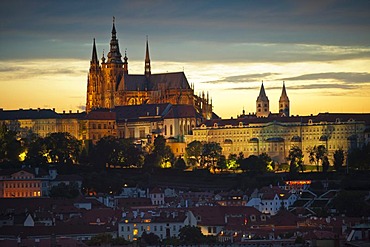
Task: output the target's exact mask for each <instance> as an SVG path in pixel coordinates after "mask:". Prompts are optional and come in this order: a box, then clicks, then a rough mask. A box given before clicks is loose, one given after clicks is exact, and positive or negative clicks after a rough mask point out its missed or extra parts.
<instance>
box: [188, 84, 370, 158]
mask: <svg viewBox="0 0 370 247" xmlns="http://www.w3.org/2000/svg"><path fill="white" fill-rule="evenodd" d="M267 103H268V98H267V96H266V94H265V90H264V87H263V85H262V86H261V90H260V95H259V96H258V99H257V105H256V114H249V115H246V114H244V113H243V114H242V115H241V116H239V117H237V118H231V119H211V120H207V121H204V122H203V123H202V124H200V125H198V126H197V127H196V128H194V129H193V134H192V135H188V136H186V142H187V143H190V142H191V141H194V140H197V141H201V142H217V143H220V145H221V147H222V152H223V154H224V155H225V156H226V157H228V155H229V154H239V153H240V152H242V153H243V154H244V157H248V156H249V155H259V154H261V153H267V154H268V155H269V156H270V157H271V158H272V159H273V160H274V161H277V162H286V157H287V156H288V153H289V150H290V148H291V147H293V146H298V147H299V148H300V149H301V150H302V151H303V154H304V163H305V164H308V163H309V161H308V154H307V152H306V150H307V149H308V148H312V147H313V146H315V145H316V146H318V145H324V146H325V147H326V149H327V150H328V154H329V157H332V155H333V153H334V152H335V151H336V150H338V149H340V148H341V149H343V150H344V151H345V152H347V151H349V150H351V149H354V148H360V147H362V146H363V145H364V144H366V143H369V141H370V114H369V113H363V114H354V113H353V114H352V113H320V114H318V115H309V116H298V115H297V116H290V115H289V99H288V96H287V94H286V89H285V85H283V90H282V94H281V97H280V100H279V109H280V110H279V111H280V112H279V113H271V112H269V108H268V106H269V105H268V104H267ZM264 104H266V106H267V108H266V109H260V108H259V107H261V106H264ZM259 110H260V111H259ZM258 112H260V114H258ZM267 112H268V114H267Z"/></svg>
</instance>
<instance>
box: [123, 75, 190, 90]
mask: <svg viewBox="0 0 370 247" xmlns="http://www.w3.org/2000/svg"><path fill="white" fill-rule="evenodd" d="M123 80H124V84H125V90H128V91H137V90H149V91H155V90H161V89H163V90H168V89H190V86H189V83H188V80H187V79H186V76H185V74H184V72H173V73H161V74H152V75H150V77H148V78H147V77H146V76H145V75H130V74H125V75H124V77H123ZM121 83H122V81H121ZM162 83H163V84H164V85H163V88H161V86H159V85H160V84H162Z"/></svg>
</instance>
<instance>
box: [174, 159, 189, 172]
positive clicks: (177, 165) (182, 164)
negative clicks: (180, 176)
mask: <svg viewBox="0 0 370 247" xmlns="http://www.w3.org/2000/svg"><path fill="white" fill-rule="evenodd" d="M173 166H174V168H175V169H179V170H185V168H186V163H185V160H184V159H183V158H182V157H179V158H177V160H176V161H175V164H174V165H173Z"/></svg>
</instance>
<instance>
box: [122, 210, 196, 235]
mask: <svg viewBox="0 0 370 247" xmlns="http://www.w3.org/2000/svg"><path fill="white" fill-rule="evenodd" d="M195 225H196V219H195V217H194V215H193V213H192V212H190V211H185V210H180V209H161V210H159V209H156V210H144V211H139V210H135V211H129V212H127V213H126V212H125V213H123V215H122V221H121V222H120V223H119V224H118V236H119V237H123V238H125V239H126V240H129V241H133V240H137V239H138V238H140V237H141V235H142V234H143V233H144V232H145V233H147V234H150V233H153V234H155V235H157V236H158V237H159V238H160V240H163V239H165V238H171V237H178V236H179V233H180V229H181V228H183V227H184V226H195Z"/></svg>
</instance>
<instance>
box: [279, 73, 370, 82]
mask: <svg viewBox="0 0 370 247" xmlns="http://www.w3.org/2000/svg"><path fill="white" fill-rule="evenodd" d="M280 80H284V81H305V80H310V81H312V80H317V81H319V80H335V81H340V82H344V83H347V84H352V83H370V73H366V72H364V73H348V72H327V73H315V74H306V75H301V76H296V77H287V78H281V79H280Z"/></svg>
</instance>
